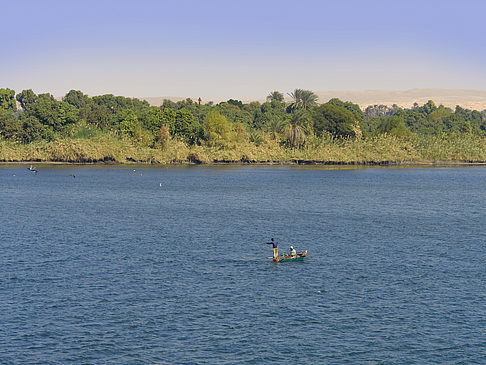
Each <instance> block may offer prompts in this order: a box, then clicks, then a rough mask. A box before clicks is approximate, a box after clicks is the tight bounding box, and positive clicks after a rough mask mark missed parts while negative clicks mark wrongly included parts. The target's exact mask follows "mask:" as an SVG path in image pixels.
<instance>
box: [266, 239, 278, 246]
mask: <svg viewBox="0 0 486 365" xmlns="http://www.w3.org/2000/svg"><path fill="white" fill-rule="evenodd" d="M265 243H266V244H267V245H273V248H277V247H278V242H277V241H270V242H265Z"/></svg>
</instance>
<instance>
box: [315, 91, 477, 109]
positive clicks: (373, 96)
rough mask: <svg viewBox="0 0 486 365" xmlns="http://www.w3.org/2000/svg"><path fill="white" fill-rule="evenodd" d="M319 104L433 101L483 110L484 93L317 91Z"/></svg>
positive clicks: (366, 104) (452, 106) (450, 105)
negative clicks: (339, 100)
mask: <svg viewBox="0 0 486 365" xmlns="http://www.w3.org/2000/svg"><path fill="white" fill-rule="evenodd" d="M316 94H317V95H318V96H319V102H320V103H325V102H327V101H328V100H329V99H331V98H339V99H341V100H344V101H352V102H353V103H356V104H359V105H360V106H361V107H362V108H366V107H367V106H368V105H374V104H383V105H393V104H397V105H398V106H400V107H404V108H408V107H411V106H412V105H413V103H418V104H419V105H423V104H425V103H426V102H427V101H429V100H433V101H434V102H435V103H436V104H437V105H439V104H443V105H444V106H446V107H449V108H453V109H454V108H455V106H456V105H460V106H462V107H463V108H467V109H475V110H485V109H486V91H481V90H465V89H411V90H403V91H396V90H395V91H393V90H365V91H319V92H317V93H316Z"/></svg>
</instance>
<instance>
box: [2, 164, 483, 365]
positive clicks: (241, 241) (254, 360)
mask: <svg viewBox="0 0 486 365" xmlns="http://www.w3.org/2000/svg"><path fill="white" fill-rule="evenodd" d="M39 170H40V171H39V173H38V174H37V175H35V174H33V173H32V172H30V171H28V170H27V169H26V166H11V165H9V166H3V167H1V168H0V212H1V223H0V363H2V364H34V363H35V364H38V363H49V364H53V363H58V364H69V363H74V364H101V363H103V364H105V363H106V364H146V363H157V364H165V363H167V364H176V363H177V364H179V363H184V364H186V363H187V364H237V363H241V364H268V363H276V364H325V363H352V364H355V363H359V364H377V363H384V364H410V363H418V364H426V363H427V364H433V363H437V364H444V363H447V364H456V363H457V364H460V363H463V364H471V363H486V270H485V266H486V253H485V252H486V247H485V239H486V218H485V217H486V214H485V213H486V169H485V168H477V167H470V168H456V169H454V168H435V169H394V168H370V169H349V170H329V169H327V170H326V169H303V168H289V167H177V168H163V167H157V168H151V167H139V166H136V167H130V166H128V167H127V166H124V167H81V166H67V167H66V166H64V167H59V166H39ZM70 174H74V175H75V176H76V177H75V178H73V177H71V176H69V175H70ZM272 237H275V238H276V239H277V240H278V241H279V242H280V248H281V249H282V250H288V247H289V246H290V245H291V244H293V245H294V246H295V247H296V249H297V250H298V251H299V250H302V249H307V250H308V251H309V256H310V257H307V258H306V259H305V261H304V262H290V263H280V264H274V263H272V261H271V259H270V258H269V257H270V256H271V255H272V249H271V246H269V245H264V242H266V241H268V240H269V239H270V238H272Z"/></svg>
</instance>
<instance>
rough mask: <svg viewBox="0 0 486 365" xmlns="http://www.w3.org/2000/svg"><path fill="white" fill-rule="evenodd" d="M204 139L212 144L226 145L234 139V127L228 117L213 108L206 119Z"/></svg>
mask: <svg viewBox="0 0 486 365" xmlns="http://www.w3.org/2000/svg"><path fill="white" fill-rule="evenodd" d="M203 130H204V139H205V140H206V141H207V143H208V144H209V145H210V146H226V145H227V144H228V143H229V142H230V141H231V140H232V139H233V128H232V126H231V123H230V122H228V120H227V119H226V117H225V116H224V115H223V114H221V113H220V112H218V111H217V110H212V111H211V112H209V114H208V116H207V117H206V120H205V121H204V128H203Z"/></svg>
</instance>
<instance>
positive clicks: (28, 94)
mask: <svg viewBox="0 0 486 365" xmlns="http://www.w3.org/2000/svg"><path fill="white" fill-rule="evenodd" d="M16 98H17V101H18V102H19V103H20V106H21V107H22V109H23V110H29V109H30V107H31V106H32V105H34V103H35V102H36V101H37V95H36V94H34V92H33V91H32V89H28V90H22V92H21V93H19V94H17V96H16Z"/></svg>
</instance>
